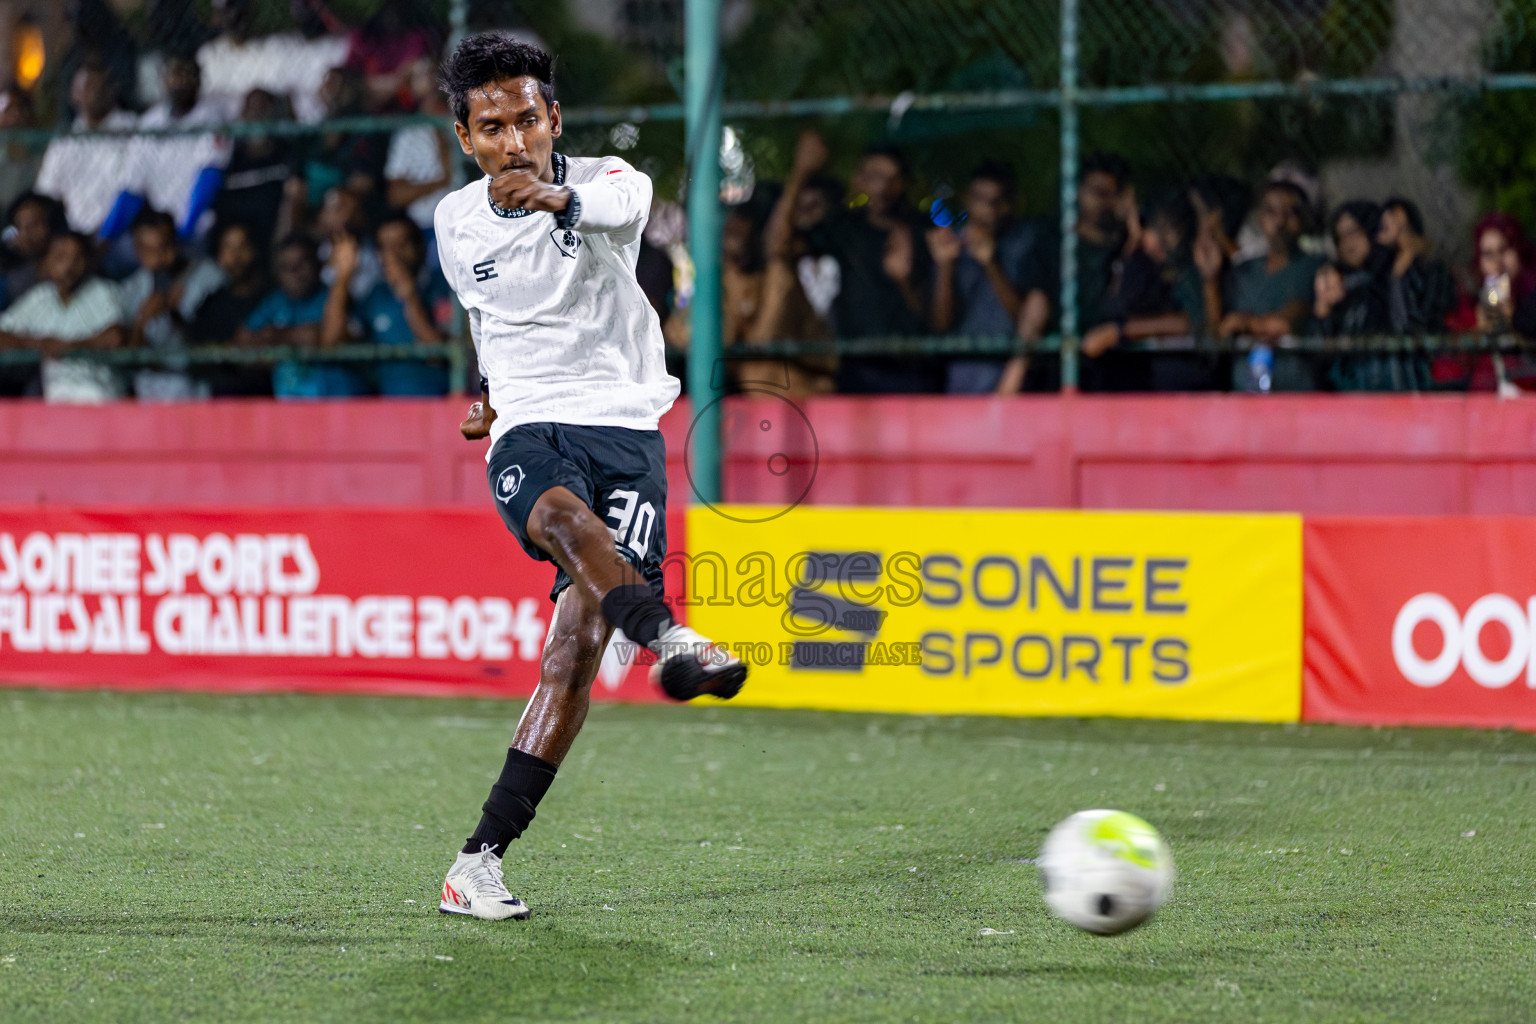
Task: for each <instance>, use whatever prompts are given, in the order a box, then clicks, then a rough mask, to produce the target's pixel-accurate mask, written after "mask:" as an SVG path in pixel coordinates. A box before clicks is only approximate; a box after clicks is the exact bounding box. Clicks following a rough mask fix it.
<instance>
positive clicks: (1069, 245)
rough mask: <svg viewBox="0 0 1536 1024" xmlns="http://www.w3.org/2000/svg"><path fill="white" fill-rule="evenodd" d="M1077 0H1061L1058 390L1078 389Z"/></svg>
mask: <svg viewBox="0 0 1536 1024" xmlns="http://www.w3.org/2000/svg"><path fill="white" fill-rule="evenodd" d="M1077 104H1078V95H1077V0H1061V99H1060V111H1061V390H1062V391H1076V390H1077V332H1078V326H1079V325H1078V322H1077V169H1078V123H1077Z"/></svg>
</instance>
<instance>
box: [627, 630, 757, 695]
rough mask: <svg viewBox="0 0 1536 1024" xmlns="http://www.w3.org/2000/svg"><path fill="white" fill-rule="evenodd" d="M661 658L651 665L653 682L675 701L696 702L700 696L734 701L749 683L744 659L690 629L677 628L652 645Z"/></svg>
mask: <svg viewBox="0 0 1536 1024" xmlns="http://www.w3.org/2000/svg"><path fill="white" fill-rule="evenodd" d="M651 650H653V651H655V652H656V656H657V657H658V658H659V659H660V660H659V661H657V662H656V664H655V665H653V666H651V682H653V683H655V684H656V685H658V686H660V687H661V688H662V690H663V691H665V692H666V695H667V696H668V697H671V698H672V699H673V700H693V698H695V697H697V696H699V695H700V694H704V693H707V694H709V695H710V696H712V697H719V698H720V699H722V700H730V699H731V698H732V697H734V696H736V694H737V693H739V692H741V684H742V683H745V682H746V681H747V666H746V665H744V664H742V662H741V659H740V658H738V657H736V656H735V655H734V654H732V653H731V652H730V651H729V650H727V649H726V648H725V645H724V644H717V643H715V642H714V641H713V640H710V639H709V638H707V637H704V636H700V635H699V634H698V633H697V632H695V631H694V630H691V629H689V628H688V627H687V626H673V627H671V628H670V629H668V630H667V631H666V632H665V633H663V634H661V636H659V637H657V638H656V640H655V641H654V642H653V643H652V644H651Z"/></svg>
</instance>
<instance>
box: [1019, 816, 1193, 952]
mask: <svg viewBox="0 0 1536 1024" xmlns="http://www.w3.org/2000/svg"><path fill="white" fill-rule="evenodd" d="M1039 867H1040V880H1041V882H1042V883H1044V885H1045V902H1046V904H1047V905H1049V906H1050V908H1051V910H1052V911H1053V912H1054V913H1055V914H1056V916H1057V917H1059V918H1061V919H1062V920H1063V921H1065V922H1067V923H1068V924H1075V925H1077V927H1079V928H1082V929H1084V930H1085V931H1090V932H1093V933H1094V934H1096V935H1118V934H1119V933H1120V932H1123V931H1129V930H1130V929H1132V928H1135V927H1136V926H1137V925H1139V924H1141V922H1143V921H1145V920H1146V919H1147V918H1149V917H1151V916H1152V913H1153V911H1155V910H1157V908H1158V907H1160V906H1162V905H1163V901H1164V900H1166V899H1167V898H1168V890H1169V888H1170V887H1171V886H1172V885H1173V855H1172V854H1170V853H1169V852H1168V844H1167V843H1164V842H1163V837H1162V836H1160V835H1158V834H1157V829H1155V828H1153V827H1152V826H1151V825H1148V824H1147V823H1146V822H1145V821H1142V820H1141V819H1140V818H1138V817H1136V816H1135V815H1134V814H1126V813H1125V812H1124V811H1102V810H1101V811H1078V812H1077V813H1076V814H1074V815H1072V817H1070V818H1068V819H1067V820H1066V821H1063V822H1062V823H1061V824H1060V825H1057V826H1056V827H1055V828H1053V829H1051V834H1050V835H1048V836H1046V838H1045V846H1044V848H1043V849H1042V850H1041V851H1040V861H1039Z"/></svg>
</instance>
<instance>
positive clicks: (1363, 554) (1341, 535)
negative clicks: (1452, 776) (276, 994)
mask: <svg viewBox="0 0 1536 1024" xmlns="http://www.w3.org/2000/svg"><path fill="white" fill-rule="evenodd" d="M1303 531H1304V532H1303V551H1304V556H1303V562H1304V566H1305V570H1304V571H1305V574H1306V578H1305V589H1304V594H1305V609H1306V610H1305V626H1304V633H1305V649H1304V652H1303V690H1302V719H1303V720H1304V721H1314V722H1346V723H1375V724H1390V723H1416V724H1426V725H1428V724H1434V725H1468V726H1481V727H1506V726H1514V727H1516V728H1521V729H1536V651H1533V639H1536V519H1533V518H1515V517H1503V516H1489V517H1470V516H1455V517H1450V516H1434V517H1423V518H1406V517H1405V518H1338V519H1333V518H1327V517H1319V518H1309V519H1307V520H1306V521H1305V523H1304V526H1303Z"/></svg>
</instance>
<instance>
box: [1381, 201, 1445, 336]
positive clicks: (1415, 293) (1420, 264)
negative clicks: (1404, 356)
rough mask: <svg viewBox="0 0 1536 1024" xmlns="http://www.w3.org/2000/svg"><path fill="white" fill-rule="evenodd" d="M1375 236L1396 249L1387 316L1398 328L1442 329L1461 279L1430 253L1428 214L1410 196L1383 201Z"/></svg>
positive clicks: (1389, 248)
mask: <svg viewBox="0 0 1536 1024" xmlns="http://www.w3.org/2000/svg"><path fill="white" fill-rule="evenodd" d="M1376 241H1377V243H1378V244H1380V245H1381V246H1382V247H1383V248H1384V249H1386V250H1387V252H1389V253H1390V254H1391V255H1392V276H1391V278H1390V279H1389V280H1388V282H1387V319H1388V321H1389V323H1390V324H1391V327H1392V333H1394V334H1439V333H1440V332H1442V331H1444V330H1445V318H1446V317H1447V316H1448V315H1450V312H1451V309H1452V308H1453V307H1454V306H1455V305H1456V284H1455V282H1454V281H1452V280H1451V272H1450V270H1449V269H1447V268H1446V265H1445V263H1444V262H1443V261H1442V260H1438V259H1435V258H1434V257H1433V256H1432V255H1431V251H1432V249H1431V246H1430V244H1429V240H1428V239H1427V238H1425V237H1424V215H1423V214H1421V213H1420V212H1419V208H1418V206H1416V205H1415V204H1414V203H1413V202H1412V201H1411V200H1408V199H1403V198H1402V197H1400V196H1393V197H1392V198H1391V199H1388V200H1387V201H1386V202H1385V203H1383V204H1382V207H1381V225H1380V226H1379V227H1378V228H1377V229H1376Z"/></svg>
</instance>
